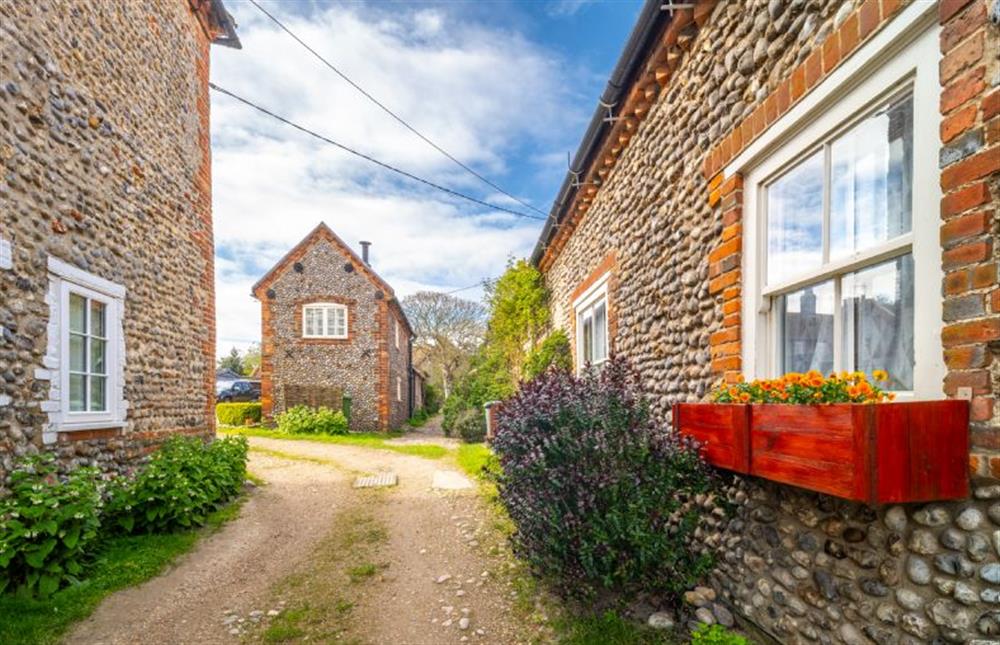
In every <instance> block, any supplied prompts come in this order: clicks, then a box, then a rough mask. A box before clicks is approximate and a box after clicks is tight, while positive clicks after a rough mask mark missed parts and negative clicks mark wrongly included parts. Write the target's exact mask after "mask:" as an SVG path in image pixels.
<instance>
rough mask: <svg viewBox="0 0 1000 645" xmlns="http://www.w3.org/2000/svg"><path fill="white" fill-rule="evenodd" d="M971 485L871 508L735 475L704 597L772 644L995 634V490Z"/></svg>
mask: <svg viewBox="0 0 1000 645" xmlns="http://www.w3.org/2000/svg"><path fill="white" fill-rule="evenodd" d="M974 492H975V495H974V499H972V500H967V501H960V502H952V503H935V504H930V505H906V506H890V507H887V508H879V509H872V508H869V507H867V506H865V505H862V504H857V503H854V502H847V501H844V500H839V499H835V498H831V497H828V496H824V495H819V494H816V493H810V492H806V491H800V490H798V489H794V488H791V487H785V486H780V485H778V484H774V483H770V482H763V481H760V480H755V479H750V478H739V477H734V478H733V479H732V482H731V484H730V485H729V486H728V489H727V498H728V500H729V502H730V503H732V504H734V505H735V508H736V511H735V513H734V515H733V516H732V517H731V518H729V519H728V521H726V522H724V523H722V526H721V528H720V531H719V533H718V535H715V536H713V537H714V539H713V543H715V544H718V545H719V547H718V549H717V550H716V552H715V553H716V558H717V561H718V563H719V564H718V567H717V570H716V571H715V573H714V574H713V575H712V577H711V586H712V589H713V591H714V592H715V597H714V598H713V600H714V602H717V603H720V604H722V605H723V606H726V607H728V608H731V609H733V610H734V611H735V612H736V613H738V614H741V615H742V616H744V617H746V618H748V619H750V620H751V621H752V622H753V623H755V624H756V625H758V626H760V627H761V628H762V629H764V630H765V631H766V632H768V633H769V634H770V635H771V636H773V637H775V638H777V639H778V640H779V641H781V642H799V641H803V642H805V641H812V640H819V641H820V642H843V643H869V642H876V643H907V644H909V643H921V642H932V641H935V640H936V641H937V642H943V643H964V642H973V641H976V640H977V639H979V640H980V641H982V642H986V641H984V640H983V639H986V640H987V641H988V639H990V638H991V637H992V638H996V637H1000V491H998V490H996V487H995V486H993V485H982V486H977V487H975V488H974ZM703 595H704V594H692V595H691V597H690V598H689V602H692V604H697V596H703ZM702 605H707V603H702ZM695 618H696V619H698V615H697V614H696V615H695ZM702 618H706V619H708V615H707V614H704V615H703V616H702ZM713 620H714V618H713ZM706 622H707V621H706Z"/></svg>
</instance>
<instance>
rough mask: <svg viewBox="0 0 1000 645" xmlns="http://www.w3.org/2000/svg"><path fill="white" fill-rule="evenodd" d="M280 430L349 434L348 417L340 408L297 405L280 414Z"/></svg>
mask: <svg viewBox="0 0 1000 645" xmlns="http://www.w3.org/2000/svg"><path fill="white" fill-rule="evenodd" d="M278 431H279V432H287V433H289V434H300V433H306V434H347V417H345V416H344V413H343V412H341V411H340V410H331V409H330V408H327V407H322V406H321V407H318V408H310V407H308V406H305V405H296V406H295V407H293V408H290V409H289V410H287V411H286V412H283V413H282V414H279V415H278Z"/></svg>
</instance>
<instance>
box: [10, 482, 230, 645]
mask: <svg viewBox="0 0 1000 645" xmlns="http://www.w3.org/2000/svg"><path fill="white" fill-rule="evenodd" d="M245 499H246V496H241V497H240V498H238V499H236V500H234V501H233V502H231V503H230V504H228V505H226V506H224V507H222V508H220V509H219V510H217V511H215V512H214V513H212V514H211V515H209V516H208V520H207V522H206V525H205V526H204V527H203V528H201V529H195V530H191V531H182V532H177V533H165V534H152V535H130V536H125V537H116V538H112V539H110V540H108V541H107V542H105V544H104V546H103V548H102V549H101V551H100V552H98V554H97V556H96V559H95V561H94V563H93V565H92V566H91V567H90V570H89V571H88V573H87V577H86V579H84V580H82V581H81V582H80V583H79V584H75V585H71V586H69V587H66V588H65V589H61V590H60V591H57V592H56V593H54V594H53V595H52V596H50V597H49V598H45V599H35V598H18V597H16V596H13V595H6V596H0V643H4V644H5V645H21V644H23V645H29V644H31V645H41V644H45V643H56V642H59V640H60V637H61V636H62V635H63V634H64V633H65V632H66V631H67V630H68V629H69V628H70V627H71V626H72V625H73V623H75V622H77V621H80V620H83V619H84V618H86V617H88V616H89V615H90V614H91V613H93V611H94V610H95V609H96V608H97V605H98V604H100V602H101V601H102V600H104V598H105V597H106V596H108V595H110V594H112V593H114V592H115V591H118V590H120V589H124V588H126V587H131V586H134V585H137V584H140V583H142V582H145V581H146V580H149V579H150V578H153V577H155V576H157V575H159V573H160V572H161V571H163V570H164V569H165V568H166V566H167V565H168V564H170V563H171V562H172V561H173V560H174V559H175V558H177V556H179V555H182V554H184V553H186V552H188V551H190V550H191V549H192V547H194V545H195V543H197V542H198V540H199V539H200V538H201V537H203V536H204V535H206V534H208V533H211V532H213V531H215V530H217V529H218V528H219V527H220V526H222V525H223V524H225V523H226V522H228V521H230V520H232V519H234V518H236V516H237V515H239V512H240V507H241V506H242V504H243V501H244V500H245Z"/></svg>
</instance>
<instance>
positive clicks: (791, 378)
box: [784, 372, 802, 385]
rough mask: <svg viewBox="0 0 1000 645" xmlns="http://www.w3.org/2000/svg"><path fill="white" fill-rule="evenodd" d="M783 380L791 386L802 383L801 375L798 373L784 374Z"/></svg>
mask: <svg viewBox="0 0 1000 645" xmlns="http://www.w3.org/2000/svg"><path fill="white" fill-rule="evenodd" d="M784 378H785V382H786V383H790V384H792V385H794V384H796V383H799V382H801V381H802V375H801V374H799V373H798V372H789V373H788V374H785V377H784Z"/></svg>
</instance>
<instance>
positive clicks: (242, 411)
mask: <svg viewBox="0 0 1000 645" xmlns="http://www.w3.org/2000/svg"><path fill="white" fill-rule="evenodd" d="M215 418H216V419H218V420H219V423H221V424H222V425H226V426H244V425H247V424H250V423H260V418H261V406H260V403H216V404H215Z"/></svg>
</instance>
